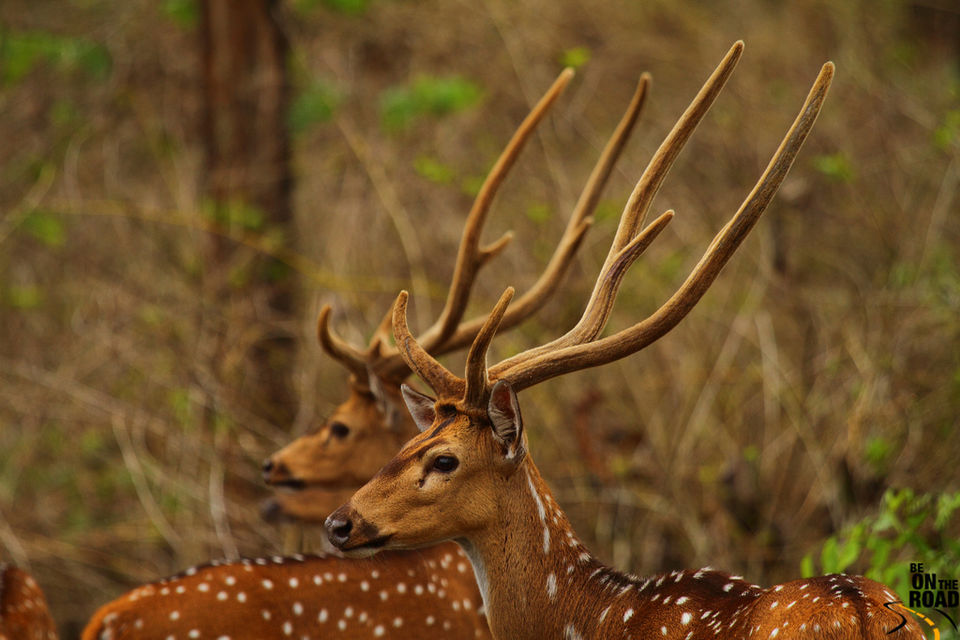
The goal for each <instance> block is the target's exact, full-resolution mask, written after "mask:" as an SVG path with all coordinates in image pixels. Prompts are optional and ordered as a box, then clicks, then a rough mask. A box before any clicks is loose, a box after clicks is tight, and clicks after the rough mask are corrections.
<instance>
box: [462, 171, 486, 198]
mask: <svg viewBox="0 0 960 640" xmlns="http://www.w3.org/2000/svg"><path fill="white" fill-rule="evenodd" d="M483 181H484V176H467V177H466V178H464V179H463V180H461V181H460V191H462V192H463V193H465V194H467V195H468V196H470V197H471V198H473V197H475V196H476V195H477V194H478V193H480V187H482V186H483Z"/></svg>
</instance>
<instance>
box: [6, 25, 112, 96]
mask: <svg viewBox="0 0 960 640" xmlns="http://www.w3.org/2000/svg"><path fill="white" fill-rule="evenodd" d="M41 63H46V64H48V65H50V66H51V67H53V68H55V69H57V70H59V71H62V72H73V71H76V70H80V71H83V72H85V73H86V74H87V75H89V76H91V77H93V78H95V79H98V80H102V79H104V78H106V77H107V76H109V75H110V69H111V67H112V64H113V61H112V59H111V58H110V52H109V51H107V49H106V47H104V46H103V45H101V44H98V43H96V42H93V41H92V40H89V39H87V38H75V37H68V36H60V35H56V34H53V33H48V32H45V31H25V32H12V31H8V30H5V29H0V83H2V84H3V85H8V86H9V85H12V84H16V83H17V82H19V81H20V80H21V79H23V78H24V77H25V76H26V75H27V74H29V73H30V72H31V71H33V69H34V68H36V67H37V66H38V65H39V64H41Z"/></svg>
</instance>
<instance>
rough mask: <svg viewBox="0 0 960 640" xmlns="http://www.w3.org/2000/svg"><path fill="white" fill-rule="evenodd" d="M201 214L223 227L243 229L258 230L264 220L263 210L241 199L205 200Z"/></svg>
mask: <svg viewBox="0 0 960 640" xmlns="http://www.w3.org/2000/svg"><path fill="white" fill-rule="evenodd" d="M203 215H204V217H206V218H207V219H208V220H210V221H212V222H214V223H216V224H217V225H219V226H221V227H223V228H225V229H237V230H243V231H259V230H260V229H262V228H263V224H264V221H265V217H264V215H263V211H261V210H260V209H259V208H258V207H255V206H253V205H251V204H248V203H246V202H244V201H242V200H231V201H229V202H213V201H212V200H211V201H207V202H206V203H204V207H203Z"/></svg>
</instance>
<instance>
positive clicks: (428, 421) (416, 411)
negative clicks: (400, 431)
mask: <svg viewBox="0 0 960 640" xmlns="http://www.w3.org/2000/svg"><path fill="white" fill-rule="evenodd" d="M400 393H402V394H403V401H404V403H406V405H407V410H408V411H409V412H410V415H411V416H413V421H414V422H415V423H417V428H418V429H420V431H425V430H426V429H427V427H429V426H430V425H432V424H433V419H434V418H435V417H436V415H437V414H436V412H435V411H434V410H433V403H434V400H433V398H431V397H430V396H427V395H424V394H422V393H420V392H419V391H414V390H413V389H411V388H410V387H408V386H407V385H405V384H402V385H400Z"/></svg>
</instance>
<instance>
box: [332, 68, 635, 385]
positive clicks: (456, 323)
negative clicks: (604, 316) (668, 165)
mask: <svg viewBox="0 0 960 640" xmlns="http://www.w3.org/2000/svg"><path fill="white" fill-rule="evenodd" d="M572 76H573V71H572V70H571V69H566V70H564V71H563V72H562V73H561V74H560V76H559V77H558V78H557V80H556V81H555V82H554V83H553V85H552V86H551V87H550V89H549V90H548V91H547V93H546V94H544V96H543V98H541V99H540V101H539V102H538V103H537V105H536V106H535V107H534V108H533V110H532V111H531V112H530V114H528V115H527V117H526V118H525V119H524V121H523V123H521V125H520V127H519V128H518V129H517V131H516V133H514V135H513V138H512V139H511V140H510V142H509V144H508V145H507V147H506V148H505V149H504V151H503V153H502V154H501V155H500V158H499V159H498V160H497V163H496V164H495V165H494V167H493V169H492V170H491V172H490V174H489V176H488V177H487V179H486V181H485V182H484V184H483V186H482V187H481V189H480V192H479V193H478V195H477V198H476V200H475V201H474V204H473V207H472V209H471V211H470V214H469V215H468V217H467V222H466V223H465V227H464V231H463V234H462V236H461V241H460V248H459V250H458V253H457V263H456V267H455V269H454V275H453V278H452V281H451V284H450V289H449V292H448V296H447V299H446V302H445V304H444V308H443V311H442V312H441V315H440V317H439V318H438V319H437V321H436V322H435V323H434V324H433V325H432V326H431V327H430V328H429V329H427V330H426V331H425V332H424V333H423V334H421V336H420V338H419V341H420V343H421V344H422V346H423V348H424V349H425V350H426V351H428V352H430V353H435V354H438V355H439V354H443V353H447V352H449V351H453V350H455V349H459V348H462V347H464V346H466V345H468V344H470V343H471V342H472V341H473V339H474V338H475V337H476V335H477V333H478V332H479V331H480V330H481V328H482V326H483V324H484V321H485V320H486V317H485V316H481V317H478V318H474V319H472V320H470V321H466V322H461V320H462V318H463V314H464V311H465V309H466V303H467V300H468V298H469V294H470V289H471V287H472V286H473V283H474V281H475V279H476V275H477V272H478V271H479V269H480V267H482V266H483V265H484V264H485V263H486V262H487V261H489V260H490V259H491V258H492V257H494V256H495V255H496V254H497V253H499V252H500V251H501V250H502V249H503V248H504V247H505V246H506V244H507V243H508V242H509V240H510V238H511V235H510V234H509V233H507V234H505V235H504V236H503V237H501V238H500V240H498V241H497V242H495V243H493V244H491V245H488V246H487V247H483V248H480V246H479V238H480V231H481V228H482V226H483V223H484V222H485V221H486V216H487V212H488V211H489V208H490V204H491V203H492V201H493V198H494V195H495V194H496V190H497V188H498V187H499V186H500V184H501V183H502V182H503V180H504V178H505V177H506V173H507V172H508V171H509V170H510V168H511V167H512V166H513V163H514V161H515V160H516V158H517V156H518V155H519V153H520V151H521V149H522V147H523V145H524V143H525V142H526V141H527V140H528V139H529V137H530V135H531V133H532V132H533V129H534V128H535V127H536V125H537V124H538V123H539V122H540V121H541V120H542V119H543V116H544V115H545V114H546V111H547V110H548V109H549V108H550V106H551V105H552V104H553V103H554V102H555V100H556V98H557V97H558V96H559V94H560V93H561V92H562V90H563V89H564V87H565V86H566V85H567V83H568V82H569V81H570V79H571V78H572ZM649 83H650V79H649V76H648V75H647V74H643V75H642V76H641V78H640V81H639V82H638V84H637V89H636V91H635V92H634V95H633V98H632V100H631V102H630V104H629V106H628V107H627V110H626V112H625V113H624V115H623V118H622V119H621V121H620V123H619V124H618V126H617V128H616V130H615V131H614V133H613V134H612V136H611V138H610V140H609V141H608V143H607V145H606V147H605V148H604V150H603V152H602V154H601V156H600V158H599V160H598V161H597V164H596V166H595V167H594V169H593V171H592V172H591V175H590V178H589V179H588V181H587V184H586V186H585V187H584V190H583V193H582V194H581V196H580V199H579V201H578V202H577V205H576V207H575V209H574V212H573V214H572V215H571V217H570V220H569V221H568V223H567V227H566V229H565V230H564V233H563V236H562V237H561V239H560V242H559V244H558V245H557V248H556V250H555V251H554V254H553V256H552V257H551V259H550V261H549V262H548V264H547V267H546V268H545V270H544V272H543V273H542V274H541V275H540V277H539V279H538V280H537V281H536V283H534V285H533V286H532V287H531V288H530V289H529V290H528V291H527V292H526V293H525V294H524V295H523V296H521V297H520V298H519V299H518V300H517V303H516V304H515V305H513V306H512V307H511V308H510V310H509V312H508V313H507V314H506V317H504V319H503V323H502V325H501V326H502V327H503V328H509V327H512V326H515V325H517V324H519V323H520V322H522V321H523V320H525V319H526V318H528V317H530V315H532V314H533V313H534V312H536V311H537V310H538V309H539V308H540V307H541V306H543V304H544V303H545V302H546V300H547V298H548V297H549V296H550V295H551V294H552V293H553V292H554V291H555V290H556V289H557V285H558V283H559V281H560V280H561V278H562V277H563V275H564V274H565V273H566V270H567V268H568V267H569V266H570V264H571V263H572V261H573V256H574V254H575V253H576V251H577V249H578V248H579V247H580V244H581V242H582V240H583V237H584V235H585V234H586V232H587V230H588V229H589V227H590V224H591V222H592V219H591V218H590V215H591V214H592V213H593V211H594V209H595V208H596V205H597V202H598V201H599V198H600V193H601V191H602V190H603V187H604V186H605V185H606V182H607V180H608V178H609V177H610V174H611V172H612V169H613V166H614V164H615V163H616V161H617V159H618V158H619V155H620V153H621V151H622V150H623V147H624V145H625V144H626V141H627V139H628V138H629V136H630V133H631V132H632V131H633V127H634V125H635V124H636V121H637V119H638V117H639V114H640V110H641V108H642V106H643V103H644V99H645V96H646V91H647V87H648V86H649ZM390 318H391V315H390V313H388V314H387V316H386V317H385V318H384V322H383V323H381V326H380V328H379V329H378V330H377V332H376V333H375V334H374V336H373V338H372V339H371V342H370V344H369V346H368V347H367V349H366V351H363V350H361V349H358V348H356V347H353V346H351V345H350V344H348V343H347V342H346V341H344V340H343V339H341V338H339V337H338V336H337V335H336V334H335V333H334V332H333V329H332V327H331V326H330V308H329V306H324V308H323V309H321V311H320V316H319V318H318V322H317V335H318V340H319V342H320V345H321V347H323V349H324V350H325V351H327V353H329V354H330V355H331V356H332V357H333V358H334V359H335V360H337V361H338V362H340V363H341V364H343V365H344V366H345V367H346V368H347V369H349V370H350V371H351V372H352V373H353V374H354V377H355V379H356V380H358V381H363V380H365V379H366V371H368V370H374V371H376V372H377V373H378V374H379V375H382V376H384V377H388V378H403V377H405V376H406V375H408V374H409V368H408V367H407V365H406V363H405V362H404V360H403V357H402V356H401V355H400V352H399V350H398V349H396V348H392V347H390V346H388V345H386V339H385V338H386V335H387V333H388V331H389V321H390Z"/></svg>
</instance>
